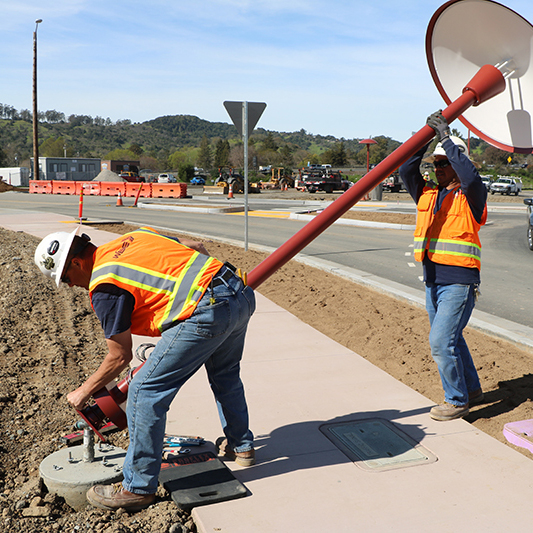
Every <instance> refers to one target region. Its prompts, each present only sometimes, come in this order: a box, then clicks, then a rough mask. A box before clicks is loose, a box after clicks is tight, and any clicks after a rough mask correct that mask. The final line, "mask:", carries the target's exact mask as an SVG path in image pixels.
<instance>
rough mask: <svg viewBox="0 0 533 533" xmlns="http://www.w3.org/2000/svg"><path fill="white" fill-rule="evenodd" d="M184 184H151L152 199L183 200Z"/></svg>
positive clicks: (185, 188)
mask: <svg viewBox="0 0 533 533" xmlns="http://www.w3.org/2000/svg"><path fill="white" fill-rule="evenodd" d="M186 196H187V184H186V183H152V198H185V197H186Z"/></svg>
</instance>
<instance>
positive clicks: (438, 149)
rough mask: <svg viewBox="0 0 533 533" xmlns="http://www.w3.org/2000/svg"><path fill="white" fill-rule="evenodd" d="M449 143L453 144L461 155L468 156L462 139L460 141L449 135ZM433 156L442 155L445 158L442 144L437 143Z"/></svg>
mask: <svg viewBox="0 0 533 533" xmlns="http://www.w3.org/2000/svg"><path fill="white" fill-rule="evenodd" d="M450 141H452V142H453V144H455V145H456V146H457V147H458V148H459V150H460V151H461V152H462V153H463V154H465V155H468V153H467V152H468V150H467V148H466V144H465V142H464V141H463V139H461V138H459V137H456V136H455V135H450ZM433 155H434V156H436V155H443V156H445V157H447V156H446V151H445V150H444V148H443V147H442V143H438V144H437V146H435V151H434V152H433Z"/></svg>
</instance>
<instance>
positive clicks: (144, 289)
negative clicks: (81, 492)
mask: <svg viewBox="0 0 533 533" xmlns="http://www.w3.org/2000/svg"><path fill="white" fill-rule="evenodd" d="M79 233H80V232H79V228H78V229H77V230H75V231H74V232H72V233H64V232H57V233H53V234H51V235H48V236H47V237H45V238H44V239H43V240H42V241H41V243H40V244H39V246H38V247H37V250H36V252H35V263H36V264H37V266H38V267H39V268H40V269H41V271H42V272H43V273H44V274H45V275H46V276H48V277H49V278H51V279H52V280H54V281H55V282H56V283H57V285H58V286H59V285H60V283H61V282H63V283H66V284H68V285H69V286H70V287H72V286H78V287H83V288H85V289H87V290H88V291H89V295H90V299H91V305H92V306H93V309H94V311H95V312H96V315H97V316H98V319H99V320H100V323H101V325H102V328H103V330H104V334H105V338H106V340H107V345H108V350H109V353H108V354H107V355H106V356H105V358H104V360H103V362H102V364H101V365H100V367H99V368H98V369H97V370H96V372H95V373H94V374H92V375H91V376H90V377H89V378H88V379H87V380H86V381H85V382H84V383H83V384H82V385H81V386H80V387H78V388H77V389H76V390H74V391H72V392H70V393H69V394H68V395H67V400H68V401H69V403H70V404H71V405H72V406H73V407H74V408H75V409H78V410H81V409H83V407H84V406H85V405H86V403H87V401H88V400H89V398H90V397H91V396H92V395H93V394H94V393H95V392H96V391H98V390H99V389H101V388H102V387H104V386H105V385H107V384H108V383H109V382H111V381H112V380H113V379H115V378H117V377H118V376H119V375H120V373H121V372H122V371H123V370H124V369H125V368H126V367H127V366H128V365H129V363H130V361H131V360H132V357H133V354H132V337H131V336H132V333H133V334H137V335H148V336H153V337H159V336H160V337H161V339H160V340H159V342H158V343H157V345H156V347H155V348H154V350H153V351H152V353H151V354H150V356H149V357H148V359H147V361H146V362H145V363H144V365H143V366H142V367H141V368H140V370H138V372H137V373H136V374H135V376H134V378H133V380H132V382H131V384H130V386H129V392H128V400H127V408H126V415H127V420H128V429H129V437H130V444H129V446H128V450H127V454H126V458H125V461H124V468H123V474H124V480H123V482H122V483H118V484H115V485H109V486H107V485H96V486H94V487H92V488H91V489H90V490H89V491H88V493H87V499H88V500H89V502H90V503H92V504H93V505H95V506H97V507H100V508H103V509H108V510H115V509H119V508H125V509H128V510H131V511H135V510H140V509H143V508H145V507H148V506H149V505H151V504H152V503H153V502H154V500H155V492H156V490H157V485H158V476H159V471H160V467H161V462H162V451H163V439H164V434H165V427H166V415H167V411H168V409H169V407H170V404H171V402H172V400H173V399H174V397H175V396H176V394H177V393H178V391H179V390H180V388H181V387H182V385H183V384H184V383H185V382H186V381H187V380H188V379H189V378H190V377H191V376H192V375H193V374H194V373H195V372H196V371H197V370H198V369H199V368H200V367H201V366H202V365H205V368H206V371H207V375H208V378H209V383H210V385H211V389H212V390H213V393H214V396H215V399H216V402H217V406H218V409H219V415H220V420H221V423H222V427H223V430H224V434H225V436H224V437H220V438H219V439H217V446H218V449H219V454H220V455H222V456H225V457H226V458H227V459H229V460H235V461H236V462H237V463H238V464H240V465H242V466H251V465H253V464H254V463H255V452H254V447H253V435H252V432H251V431H250V429H249V427H248V407H247V404H246V399H245V394H244V387H243V384H242V382H241V379H240V361H241V358H242V352H243V347H244V339H245V334H246V329H247V326H248V321H249V320H250V317H251V315H252V313H253V312H254V310H255V295H254V292H253V290H252V289H251V288H250V287H248V286H246V285H245V284H244V283H243V282H242V280H241V278H239V277H238V276H236V275H235V274H234V271H233V270H234V269H232V268H230V267H231V266H230V265H229V266H228V265H226V264H223V263H221V262H220V261H218V260H217V259H215V258H214V257H210V256H209V255H208V253H207V251H206V249H205V248H204V246H203V244H201V243H198V242H195V241H189V240H183V239H182V240H178V239H175V238H171V237H167V236H164V235H160V234H159V233H157V232H156V231H154V230H152V229H151V228H140V229H139V230H136V231H132V232H130V233H127V234H125V235H123V236H121V237H119V238H117V239H115V240H113V241H111V242H109V243H107V244H105V245H103V246H98V247H96V246H95V245H94V244H92V243H91V242H90V238H89V237H88V236H87V235H85V234H82V235H80V234H79Z"/></svg>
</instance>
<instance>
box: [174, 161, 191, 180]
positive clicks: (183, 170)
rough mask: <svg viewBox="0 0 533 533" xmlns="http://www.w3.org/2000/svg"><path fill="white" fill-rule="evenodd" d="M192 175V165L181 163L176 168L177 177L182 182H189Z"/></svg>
mask: <svg viewBox="0 0 533 533" xmlns="http://www.w3.org/2000/svg"><path fill="white" fill-rule="evenodd" d="M193 177H194V165H191V164H190V163H183V164H181V165H180V167H179V169H178V179H179V180H180V181H183V182H189V181H191V180H192V178H193Z"/></svg>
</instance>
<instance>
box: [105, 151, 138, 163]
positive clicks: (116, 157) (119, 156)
mask: <svg viewBox="0 0 533 533" xmlns="http://www.w3.org/2000/svg"><path fill="white" fill-rule="evenodd" d="M102 159H106V160H111V161H132V160H133V161H135V160H136V159H137V156H136V155H135V154H134V153H133V152H132V151H130V150H124V149H122V148H117V149H116V150H111V152H107V154H105V156H104V157H103V158H102Z"/></svg>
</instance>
